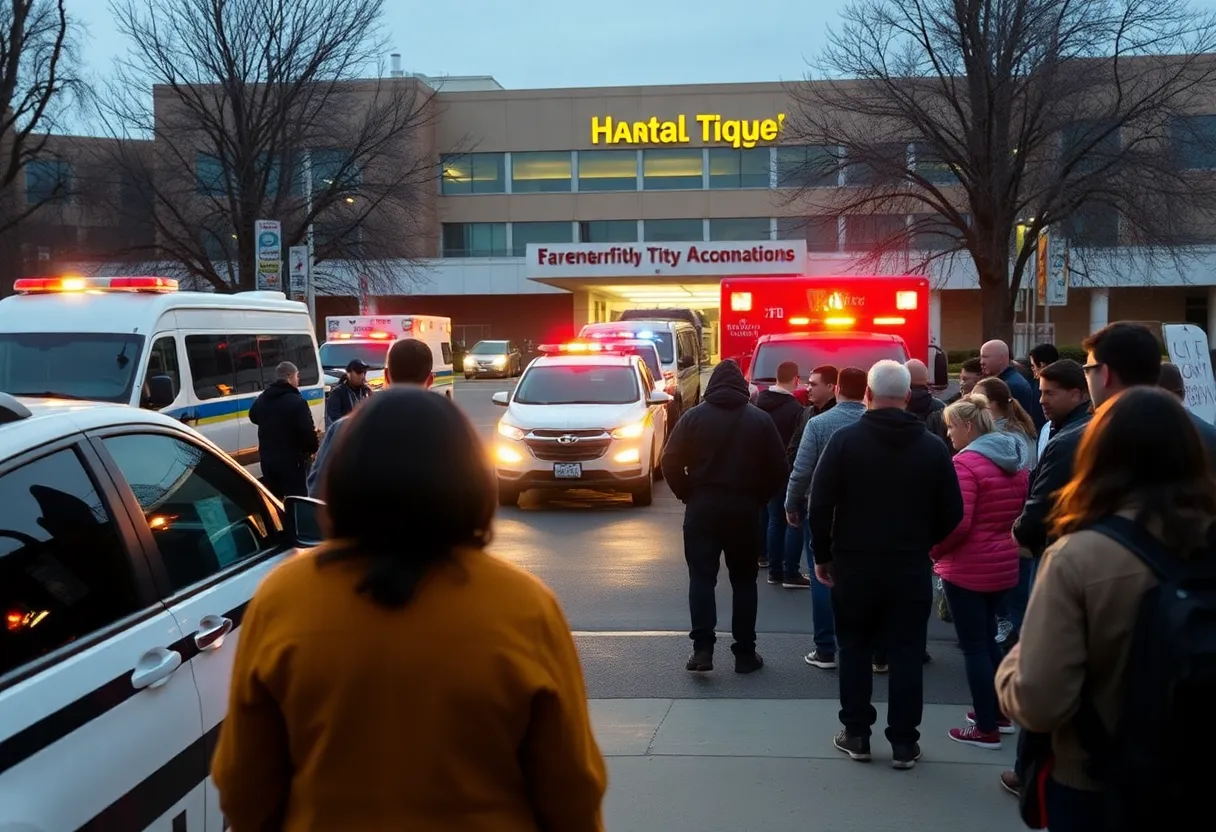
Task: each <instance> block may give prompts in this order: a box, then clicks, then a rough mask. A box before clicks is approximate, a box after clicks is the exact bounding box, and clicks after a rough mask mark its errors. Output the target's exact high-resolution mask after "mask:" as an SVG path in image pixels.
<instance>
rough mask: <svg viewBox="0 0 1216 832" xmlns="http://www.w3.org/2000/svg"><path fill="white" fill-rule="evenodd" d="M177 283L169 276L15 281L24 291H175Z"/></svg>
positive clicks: (51, 278) (47, 292)
mask: <svg viewBox="0 0 1216 832" xmlns="http://www.w3.org/2000/svg"><path fill="white" fill-rule="evenodd" d="M177 288H178V283H177V281H176V280H173V279H172V278H168V277H152V276H147V277H77V276H75V275H67V276H64V277H22V278H19V279H18V280H15V281H13V291H15V292H18V293H21V294H57V293H65V292H88V291H93V292H107V291H108V292H176V291H177Z"/></svg>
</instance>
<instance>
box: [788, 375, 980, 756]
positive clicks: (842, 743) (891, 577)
mask: <svg viewBox="0 0 1216 832" xmlns="http://www.w3.org/2000/svg"><path fill="white" fill-rule="evenodd" d="M911 382H912V379H911V376H910V375H909V373H908V369H907V368H906V367H905V366H904V365H902V364H900V363H899V362H896V361H879V362H878V363H877V364H875V365H874V366H873V368H871V370H870V372H869V375H868V378H867V386H866V408H867V409H866V413H865V414H864V415H863V416H862V417H861V418H860V419H859V420H858V421H857V422H856V423H854V424H852V425H849V426H847V427H842V428H840V429H839V430H838V431H836V432H835V433H834V434H833V435H832V438H831V439H830V440H828V444H827V447H826V448H825V449H824V450H823V452H822V453H821V455H820V457H819V464H818V465H816V466H815V476H814V478H813V479H812V481H811V500H810V509H809V511H808V514H809V516H810V525H811V542H812V546H813V547H814V554H815V575H816V577H818V578H819V580H820V581H822V582H823V583H824V584H826V585H827V586H829V587H831V588H832V607H833V609H834V610H835V613H836V640H837V644H838V648H839V653H838V655H837V662H838V663H839V673H840V721H841V723H842V724H843V725H844V728H843V730H841V731H840V732H839V733H838V734H837V735H836V736H835V738H834V740H833V744H834V745H835V746H836V748H838V749H839V750H840V751H843V752H844V753H846V754H848V755H849V756H850V757H851V758H853V759H854V760H869V759H870V732H871V728H872V727H873V725H874V722H875V721H876V719H877V717H878V715H877V713H876V712H875V710H874V706H873V705H872V704H871V697H872V693H873V684H874V682H873V676H872V675H871V673H872V670H871V666H870V662H871V657H872V656H873V655H874V653H875V652H876V651H880V650H883V649H885V651H886V655H887V660H888V663H889V665H890V671H891V677H890V678H891V681H890V686H889V694H888V705H887V740H888V741H890V743H891V748H892V751H893V756H892V764H893V765H894V766H895V767H896V768H899V769H908V768H912V767H913V766H914V765H916V761H917V760H918V759H919V758H920V731H919V730H918V729H919V727H920V722H921V717H922V715H923V711H924V667H923V664H922V663H923V661H924V656H925V647H926V642H927V641H928V627H929V614H930V612H931V610H932V606H933V584H932V566H931V561H930V560H929V551H930V549H932V548H933V547H934V546H935V545H936V544H938V543H940V542H941V541H942V540H944V539H945V538H946V537H947V536H948V535H949V534H950V532H952V531H954V528H955V527H956V526H957V525H958V524H959V522H960V521H961V520H962V519H963V496H962V492H961V491H960V490H959V484H958V476H957V475H956V474H955V473H954V465H953V463H952V462H951V459H950V452H949V451H948V450H946V446H945V444H944V443H943V442H942V441H941V440H940V439H938V438H937V437H935V436H932V435H931V434H929V432H928V431H926V430H925V427H924V425H922V424H921V423H920V420H918V419H917V418H916V417H915V416H913V415H912V414H911V413H909V412H908V411H907V410H906V408H907V404H908V399H909V397H910V395H911V386H912V385H911Z"/></svg>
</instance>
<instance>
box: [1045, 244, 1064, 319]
mask: <svg viewBox="0 0 1216 832" xmlns="http://www.w3.org/2000/svg"><path fill="white" fill-rule="evenodd" d="M1044 259H1045V260H1046V261H1047V269H1046V277H1045V282H1046V286H1045V290H1044V292H1043V305H1044V306H1067V305H1068V282H1069V269H1068V241H1067V240H1065V239H1062V238H1060V237H1058V236H1056V235H1055V234H1053V235H1051V237H1050V238H1049V245H1048V247H1047V256H1046V257H1045V258H1044Z"/></svg>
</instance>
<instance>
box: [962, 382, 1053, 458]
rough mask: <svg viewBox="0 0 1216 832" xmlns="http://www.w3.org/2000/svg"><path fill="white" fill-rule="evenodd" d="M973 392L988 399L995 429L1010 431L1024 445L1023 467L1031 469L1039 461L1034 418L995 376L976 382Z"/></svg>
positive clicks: (1006, 385) (1007, 386)
mask: <svg viewBox="0 0 1216 832" xmlns="http://www.w3.org/2000/svg"><path fill="white" fill-rule="evenodd" d="M975 392H976V393H979V394H981V395H983V396H984V397H985V398H987V399H988V406H989V407H990V408H991V410H992V415H993V421H994V423H995V425H996V429H997V430H1001V431H1005V432H1006V433H1012V434H1013V435H1014V436H1015V437H1017V439H1018V440H1019V441H1020V442H1021V443H1022V445H1023V446H1025V448H1026V459H1025V462H1024V464H1023V468H1025V469H1026V470H1028V471H1033V470H1034V466H1035V465H1037V464H1038V463H1039V439H1038V435H1039V432H1038V431H1037V430H1035V427H1034V419H1032V418H1031V417H1030V414H1029V413H1027V412H1026V409H1025V408H1024V407H1022V405H1021V404H1019V403H1018V400H1017V399H1015V398H1014V397H1013V393H1011V392H1010V390H1009V385H1008V384H1006V383H1005V382H1003V381H1001V380H1000V379H999V378H996V377H995V376H993V377H992V378H986V379H982V380H980V381H979V382H977V383H976V385H975Z"/></svg>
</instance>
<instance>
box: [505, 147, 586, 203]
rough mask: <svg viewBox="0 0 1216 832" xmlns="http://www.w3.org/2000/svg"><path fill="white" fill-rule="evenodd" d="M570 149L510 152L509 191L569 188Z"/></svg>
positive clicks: (555, 190)
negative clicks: (551, 151) (554, 151)
mask: <svg viewBox="0 0 1216 832" xmlns="http://www.w3.org/2000/svg"><path fill="white" fill-rule="evenodd" d="M570 158H571V157H570V151H568V150H565V151H561V152H558V153H549V152H535V153H531V152H530V153H512V154H511V192H512V193H516V194H545V193H562V192H565V191H569V190H570V186H571V173H572V170H573V165H572V164H571V162H570Z"/></svg>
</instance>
